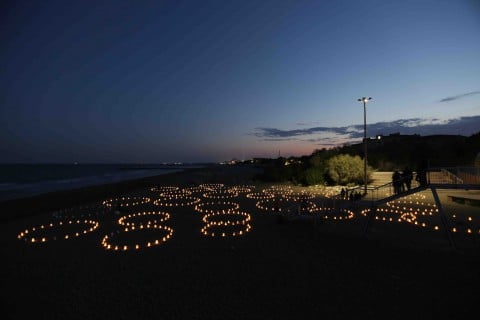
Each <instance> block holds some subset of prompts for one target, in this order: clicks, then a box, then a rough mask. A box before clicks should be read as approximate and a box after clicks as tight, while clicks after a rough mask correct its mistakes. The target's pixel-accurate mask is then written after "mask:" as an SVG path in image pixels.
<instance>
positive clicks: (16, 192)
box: [0, 163, 205, 201]
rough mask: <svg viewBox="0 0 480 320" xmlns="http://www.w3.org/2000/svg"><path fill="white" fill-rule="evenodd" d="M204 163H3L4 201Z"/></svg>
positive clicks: (0, 195) (1, 192) (1, 186)
mask: <svg viewBox="0 0 480 320" xmlns="http://www.w3.org/2000/svg"><path fill="white" fill-rule="evenodd" d="M204 166H205V165H201V164H178V163H175V164H0V201H5V200H10V199H18V198H25V197H30V196H34V195H39V194H42V193H48V192H53V191H60V190H71V189H77V188H81V187H86V186H94V185H101V184H108V183H115V182H120V181H126V180H133V179H139V178H145V177H151V176H157V175H162V174H167V173H173V172H179V171H183V170H185V169H189V168H201V167H204Z"/></svg>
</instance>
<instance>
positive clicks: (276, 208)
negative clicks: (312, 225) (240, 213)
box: [255, 198, 318, 213]
mask: <svg viewBox="0 0 480 320" xmlns="http://www.w3.org/2000/svg"><path fill="white" fill-rule="evenodd" d="M287 202H291V201H290V200H286V199H282V198H280V199H264V200H260V201H258V202H257V203H256V205H255V206H256V207H257V208H258V209H260V210H263V211H273V212H282V204H283V207H285V205H284V204H285V203H287ZM303 204H304V205H300V204H298V205H299V206H300V210H301V211H302V212H308V213H314V212H316V211H318V207H317V205H316V204H315V203H313V202H312V201H305V202H304V203H303ZM283 211H284V212H285V210H283Z"/></svg>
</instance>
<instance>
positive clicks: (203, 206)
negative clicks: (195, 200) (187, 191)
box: [195, 201, 240, 214]
mask: <svg viewBox="0 0 480 320" xmlns="http://www.w3.org/2000/svg"><path fill="white" fill-rule="evenodd" d="M218 206H224V207H227V208H226V209H225V208H223V209H218ZM208 207H211V208H208ZM216 207H217V209H215V208H216ZM238 209H240V205H239V204H238V203H236V202H230V201H223V202H222V201H218V202H202V203H199V204H197V205H196V206H195V211H198V212H200V213H207V214H208V213H216V212H230V211H235V210H238ZM220 210H221V211H220Z"/></svg>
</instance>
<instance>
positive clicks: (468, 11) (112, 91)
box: [0, 0, 480, 163]
mask: <svg viewBox="0 0 480 320" xmlns="http://www.w3.org/2000/svg"><path fill="white" fill-rule="evenodd" d="M0 37H1V38H0V41H1V43H2V45H1V46H0V60H1V61H2V64H1V69H0V70H1V71H0V154H1V155H2V156H1V157H0V162H4V163H5V162H74V161H78V162H110V163H118V162H149V163H151V162H162V161H183V162H196V161H220V160H226V159H231V158H239V159H248V158H251V157H276V156H277V155H278V152H279V151H280V152H281V154H282V155H283V156H290V155H307V154H310V153H311V152H312V151H313V150H314V149H319V148H322V147H330V146H332V145H338V144H343V143H347V142H354V141H359V139H360V137H361V136H362V135H363V107H362V104H361V103H360V102H357V101H356V99H357V98H360V97H362V96H367V97H369V96H371V97H373V100H372V101H371V102H370V103H369V104H368V105H367V125H368V132H369V135H376V134H385V135H386V134H389V133H395V132H400V133H404V134H413V133H418V134H422V135H428V134H463V135H471V134H473V133H476V132H478V131H480V2H479V1H477V0H402V1H398V0H392V1H389V0H375V1H374V0H359V1H352V0H331V1H330V0H324V1H301V0H292V1H280V0H276V1H271V0H263V1H247V0H242V1H225V0H223V1H179V0H175V1H174V0H171V1H161V0H158V1H147V0H145V1H125V0H112V1H87V0H81V1H63V0H61V1H48V0H44V1H23V0H16V1H4V2H2V4H1V5H0Z"/></svg>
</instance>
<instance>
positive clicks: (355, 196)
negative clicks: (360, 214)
mask: <svg viewBox="0 0 480 320" xmlns="http://www.w3.org/2000/svg"><path fill="white" fill-rule="evenodd" d="M340 196H341V198H342V199H345V200H350V201H356V200H360V199H361V198H362V194H361V193H360V192H359V191H358V190H357V191H356V190H351V191H350V192H349V191H348V189H344V188H342V191H341V192H340Z"/></svg>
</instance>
